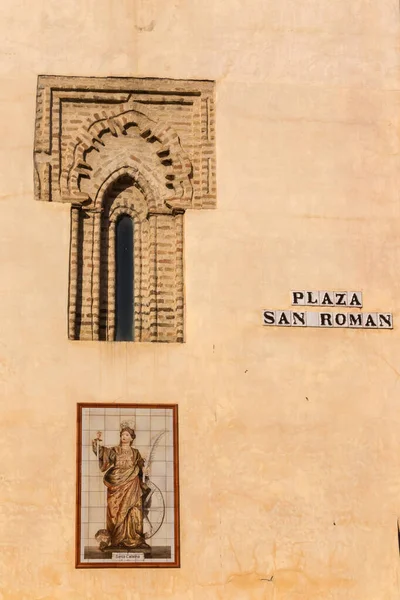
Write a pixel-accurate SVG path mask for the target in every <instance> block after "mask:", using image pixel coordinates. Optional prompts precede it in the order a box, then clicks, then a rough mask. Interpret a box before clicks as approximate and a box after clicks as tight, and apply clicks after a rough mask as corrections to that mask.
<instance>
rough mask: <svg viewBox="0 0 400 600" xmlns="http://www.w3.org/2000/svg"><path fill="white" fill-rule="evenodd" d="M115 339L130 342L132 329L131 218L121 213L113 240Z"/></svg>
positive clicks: (132, 338) (132, 272) (132, 271)
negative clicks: (114, 263)
mask: <svg viewBox="0 0 400 600" xmlns="http://www.w3.org/2000/svg"><path fill="white" fill-rule="evenodd" d="M115 244H116V247H115V262H116V282H115V283H116V289H115V318H116V323H115V325H116V328H115V339H116V341H119V342H122V341H125V342H132V341H133V340H134V329H133V278H134V268H133V254H134V253H133V220H132V219H131V217H128V216H127V215H123V216H122V217H121V218H120V219H119V220H118V222H117V231H116V241H115Z"/></svg>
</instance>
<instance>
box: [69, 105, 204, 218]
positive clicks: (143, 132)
mask: <svg viewBox="0 0 400 600" xmlns="http://www.w3.org/2000/svg"><path fill="white" fill-rule="evenodd" d="M96 116H97V117H98V118H97V119H96V120H95V121H93V122H91V123H89V124H87V125H86V127H85V128H84V130H83V132H82V131H81V132H80V135H79V136H78V137H77V138H76V139H75V140H74V141H73V142H71V144H70V149H69V150H70V153H71V154H72V160H71V166H70V168H69V169H68V171H67V172H66V173H63V174H62V176H61V182H60V183H61V186H62V188H63V195H64V196H65V197H67V198H69V199H70V200H72V201H73V200H74V199H75V200H76V201H77V202H81V203H82V202H85V203H90V202H91V201H93V196H94V195H96V191H95V190H96V185H97V183H96V182H97V181H98V177H99V174H98V173H93V170H92V167H91V165H90V160H89V159H88V156H89V154H90V153H91V152H92V151H95V152H98V153H100V155H101V153H102V152H104V150H105V148H106V147H107V140H108V139H110V136H112V137H113V138H118V137H122V136H126V135H127V134H128V131H129V130H130V129H131V128H134V130H135V132H137V135H139V136H140V137H141V138H142V139H143V140H144V141H145V142H146V143H149V144H152V146H154V156H155V157H157V165H158V167H157V171H158V175H159V179H160V180H161V181H162V186H161V190H159V195H161V196H162V197H163V199H164V202H165V203H166V204H167V206H170V207H171V208H182V209H186V208H188V207H189V206H190V204H191V200H192V195H193V188H192V183H191V178H192V170H193V169H192V164H191V161H190V159H189V157H188V156H187V155H186V153H185V152H184V151H183V148H182V146H181V143H180V139H179V136H178V134H177V133H176V132H175V131H174V130H173V129H172V128H171V127H170V126H168V125H166V124H164V123H161V122H158V121H155V120H154V119H152V118H151V117H150V116H148V115H147V114H146V113H145V112H144V111H143V108H142V105H140V104H139V103H135V102H134V103H129V104H125V105H120V107H119V112H118V113H117V114H112V113H110V114H107V113H106V112H105V111H102V114H101V115H96ZM118 154H119V153H117V155H116V156H115V159H114V161H113V162H114V163H115V162H118V161H119V162H120V164H121V160H122V161H123V162H126V161H128V164H129V163H130V162H132V159H133V160H136V161H138V159H137V158H136V157H132V156H126V154H127V153H126V152H125V153H123V157H122V156H118ZM119 166H120V165H117V164H114V165H113V168H114V170H116V169H117V168H118V167H119ZM107 167H108V169H109V166H108V165H105V166H104V168H103V167H102V170H103V174H102V177H103V178H106V177H107V176H108V173H107ZM143 168H144V170H146V169H147V170H148V171H149V172H151V168H150V166H149V165H143ZM82 178H84V179H89V180H90V181H91V182H93V185H92V186H91V187H92V188H93V191H91V192H90V193H86V192H83V191H82V190H81V181H82Z"/></svg>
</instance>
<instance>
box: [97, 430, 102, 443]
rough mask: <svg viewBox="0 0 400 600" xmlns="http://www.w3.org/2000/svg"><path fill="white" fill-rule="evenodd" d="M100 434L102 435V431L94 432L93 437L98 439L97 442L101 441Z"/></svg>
mask: <svg viewBox="0 0 400 600" xmlns="http://www.w3.org/2000/svg"><path fill="white" fill-rule="evenodd" d="M102 435H103V434H102V432H101V431H98V432H97V434H96V438H95V439H96V440H99V442H101V441H102V439H101V437H102Z"/></svg>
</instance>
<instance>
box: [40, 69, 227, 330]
mask: <svg viewBox="0 0 400 600" xmlns="http://www.w3.org/2000/svg"><path fill="white" fill-rule="evenodd" d="M214 91H215V85H214V83H213V82H210V81H192V80H186V81H183V80H171V79H136V78H86V77H85V78H84V77H56V76H40V77H39V79H38V90H37V117H36V136H35V154H34V158H35V197H36V199H38V200H45V201H48V202H68V203H70V204H71V252H70V282H69V318H68V328H69V337H70V338H71V339H86V340H98V339H101V340H110V341H112V340H114V335H115V228H116V222H117V219H118V217H119V216H121V215H123V214H126V215H129V216H131V217H132V218H133V222H134V269H135V281H134V330H135V340H136V341H160V342H182V341H184V285H183V238H184V233H183V225H184V213H185V211H186V210H187V209H190V208H194V209H200V208H215V205H216V183H215V127H214V111H215V109H214V103H215V102H214Z"/></svg>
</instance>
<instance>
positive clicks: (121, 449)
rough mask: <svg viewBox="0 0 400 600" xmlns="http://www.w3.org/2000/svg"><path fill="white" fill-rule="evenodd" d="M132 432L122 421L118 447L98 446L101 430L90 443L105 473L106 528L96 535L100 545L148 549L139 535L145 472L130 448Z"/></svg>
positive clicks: (141, 525)
mask: <svg viewBox="0 0 400 600" xmlns="http://www.w3.org/2000/svg"><path fill="white" fill-rule="evenodd" d="M135 437H136V434H135V431H134V430H133V429H132V428H131V427H129V426H128V425H127V424H125V423H123V424H122V425H121V430H120V443H119V445H118V446H114V447H112V448H107V447H105V446H101V445H100V442H101V432H100V431H99V432H98V433H97V437H96V438H95V439H94V440H93V442H92V448H93V452H94V453H95V454H96V456H97V457H98V460H99V466H100V470H101V471H102V472H105V475H104V478H103V481H104V484H105V486H106V487H107V529H106V530H104V529H101V530H100V531H99V532H98V533H97V534H96V539H98V541H99V542H100V548H101V549H102V550H105V549H106V548H107V547H109V546H111V547H123V548H148V547H149V546H148V544H146V542H145V539H144V534H143V502H144V499H145V498H146V496H147V494H148V493H149V488H148V486H147V484H146V483H145V481H144V478H143V475H147V472H146V469H145V468H144V460H143V458H142V457H141V455H140V452H139V450H137V449H136V448H134V447H133V441H134V439H135Z"/></svg>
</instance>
